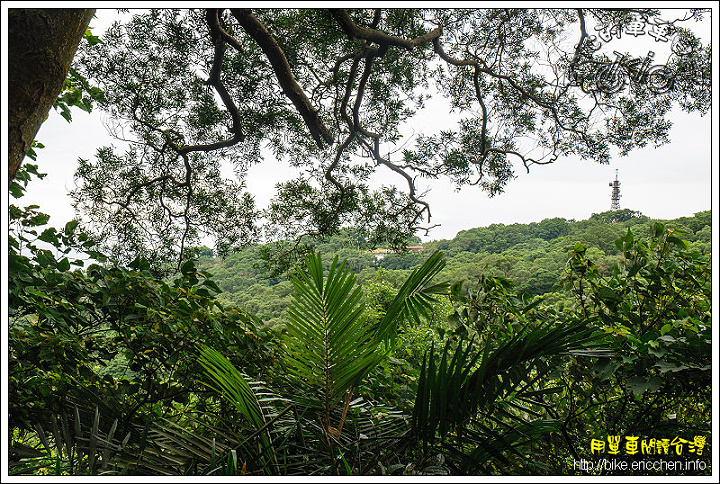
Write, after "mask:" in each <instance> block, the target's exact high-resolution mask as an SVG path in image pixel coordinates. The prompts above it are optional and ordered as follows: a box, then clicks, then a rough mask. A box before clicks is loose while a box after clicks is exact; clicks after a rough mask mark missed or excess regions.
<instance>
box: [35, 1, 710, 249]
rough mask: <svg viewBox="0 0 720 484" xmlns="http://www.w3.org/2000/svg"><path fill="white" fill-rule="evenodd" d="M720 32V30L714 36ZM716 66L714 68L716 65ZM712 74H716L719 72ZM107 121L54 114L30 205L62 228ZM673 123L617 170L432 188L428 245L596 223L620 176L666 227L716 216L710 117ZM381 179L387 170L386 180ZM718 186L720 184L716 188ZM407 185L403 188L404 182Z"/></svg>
mask: <svg viewBox="0 0 720 484" xmlns="http://www.w3.org/2000/svg"><path fill="white" fill-rule="evenodd" d="M116 16H117V14H116V12H115V10H99V11H98V18H97V19H93V21H92V22H91V27H94V33H96V34H97V33H99V32H100V31H101V30H102V29H103V28H104V26H105V25H106V24H107V19H108V17H116ZM704 24H705V25H704V27H703V31H704V32H703V34H704V35H703V36H704V37H705V38H706V39H707V38H709V37H710V36H709V31H710V28H709V25H710V18H709V17H708V19H707V20H706V21H705V22H704ZM716 25H717V23H716V22H715V28H716ZM715 33H716V32H715ZM716 35H717V33H716ZM715 38H717V37H715ZM617 42H619V41H617ZM633 42H634V44H632V45H630V46H629V47H627V50H629V51H630V52H631V53H632V54H635V55H637V56H644V55H646V54H647V51H648V50H650V49H652V50H654V51H655V52H656V53H657V55H656V56H655V59H656V60H661V59H662V58H663V55H665V58H667V54H663V52H664V51H663V50H662V48H663V45H661V44H659V43H658V42H653V41H652V39H650V38H649V37H647V36H646V38H635V39H633ZM626 45H627V44H619V45H615V44H613V45H612V46H611V47H612V48H621V49H624V48H625V46H626ZM667 48H668V49H669V47H667ZM668 53H669V50H668ZM714 55H716V54H714ZM716 65H717V64H716V63H715V62H713V66H716ZM713 69H714V71H713V72H715V69H716V67H713ZM714 79H715V78H714ZM714 112H716V110H715V111H714ZM713 116H716V114H714V115H713ZM101 120H102V115H101V114H100V113H99V112H98V113H93V114H91V115H88V114H86V113H83V112H80V111H79V110H74V111H73V122H72V123H70V124H68V123H67V122H66V121H65V120H64V119H62V118H61V117H60V115H58V114H57V113H55V112H54V111H51V114H50V117H49V119H48V120H47V121H46V122H45V124H44V125H43V126H42V127H41V129H40V132H39V133H38V135H37V138H38V140H40V141H41V142H42V143H43V144H44V145H45V146H46V148H45V149H42V150H39V151H38V164H39V166H40V171H41V172H46V173H48V176H47V177H46V178H45V180H43V181H42V182H37V183H34V184H32V185H31V187H30V189H29V190H28V194H27V196H26V197H24V198H23V200H22V202H23V203H24V204H30V203H35V204H37V205H40V207H41V209H42V210H43V211H45V212H46V213H49V214H50V215H51V216H52V218H51V224H52V225H54V226H62V225H63V224H64V223H65V222H67V221H68V220H70V219H71V218H73V216H74V212H73V209H72V207H71V205H70V199H69V197H68V196H67V191H68V190H70V189H72V188H73V173H74V170H75V166H76V160H77V158H78V157H82V158H91V157H93V156H94V153H95V150H96V149H97V148H98V147H100V146H104V145H108V144H116V145H119V143H118V142H117V141H115V140H113V139H112V138H111V137H110V136H109V135H108V134H107V132H106V131H105V129H104V127H103V126H102V123H101ZM671 120H672V121H673V123H674V127H673V129H672V130H671V133H670V139H671V143H669V144H667V145H664V146H662V147H659V148H657V149H655V148H652V147H648V148H645V149H642V150H638V151H634V152H632V153H631V154H630V155H629V156H627V157H624V158H620V157H616V158H614V159H613V161H612V162H611V164H610V165H599V164H596V163H592V162H588V161H579V160H576V159H559V160H558V161H557V162H556V163H555V164H553V165H546V166H535V167H533V168H532V169H531V172H530V173H529V174H526V173H525V170H524V169H522V167H521V169H519V170H517V172H516V175H517V179H516V180H514V181H512V182H510V184H509V185H508V187H507V189H506V191H505V193H503V194H501V195H498V196H496V197H494V198H489V197H488V196H487V195H486V194H485V193H484V192H482V191H480V190H479V189H478V188H476V187H467V188H464V189H463V190H462V191H460V192H455V191H454V189H453V187H452V186H451V185H450V183H447V182H433V184H432V186H429V188H431V191H430V192H429V194H428V196H427V200H428V201H429V202H430V204H431V210H432V220H431V223H432V224H441V225H440V227H437V228H435V229H434V230H433V231H432V232H431V233H430V236H429V237H425V238H424V240H429V239H442V238H452V237H453V236H454V235H455V234H456V233H457V232H458V231H460V230H464V229H468V228H472V227H479V226H487V225H489V224H493V223H504V224H512V223H529V222H539V221H541V220H542V219H545V218H552V217H564V218H567V219H576V220H581V219H587V218H588V217H590V216H591V215H592V214H593V213H598V212H603V211H606V210H609V209H610V194H611V188H610V187H609V186H608V183H609V182H610V181H612V180H613V179H614V177H615V169H618V170H619V178H620V181H621V195H622V198H621V200H620V205H621V207H622V208H630V209H633V210H639V211H640V212H642V213H643V214H645V215H647V216H650V217H653V218H664V219H670V218H675V217H680V216H691V215H693V214H694V213H696V212H699V211H702V210H709V209H710V208H711V203H712V190H713V188H714V189H715V190H717V186H718V184H717V171H718V170H717V169H715V170H714V171H713V169H712V167H713V165H714V166H715V167H717V166H718V163H717V154H716V153H715V154H713V153H712V150H711V147H712V132H711V115H710V114H708V115H706V116H705V117H700V116H699V115H698V114H696V113H693V114H687V113H684V112H681V111H680V110H679V109H678V110H676V112H674V113H673V115H672V117H671ZM444 122H445V121H444V120H443V116H439V115H438V112H437V110H436V111H435V112H430V113H429V114H427V115H423V116H420V117H419V119H418V122H417V124H415V125H414V126H413V129H414V130H415V131H416V132H423V131H424V132H427V133H430V132H436V131H437V130H438V129H440V128H442V127H445V126H443V125H438V124H440V123H444ZM713 160H715V161H713ZM287 171H288V170H287V168H286V167H278V165H277V163H275V162H272V161H268V162H265V163H263V164H260V165H257V166H255V167H254V168H252V169H251V171H250V175H249V181H248V187H249V188H250V190H251V191H252V192H253V193H254V194H255V195H256V196H257V199H258V202H260V203H264V202H266V201H267V200H269V198H270V196H271V194H272V190H273V188H274V185H275V183H277V182H278V181H280V180H279V179H278V174H279V173H287ZM382 176H383V173H382V172H380V173H379V175H378V177H377V178H378V180H380V179H382ZM713 180H715V181H716V183H714V184H713V183H712V181H713ZM401 182H402V181H401V180H396V183H399V184H401ZM400 186H402V184H401V185H400ZM421 187H422V185H420V186H419V188H421Z"/></svg>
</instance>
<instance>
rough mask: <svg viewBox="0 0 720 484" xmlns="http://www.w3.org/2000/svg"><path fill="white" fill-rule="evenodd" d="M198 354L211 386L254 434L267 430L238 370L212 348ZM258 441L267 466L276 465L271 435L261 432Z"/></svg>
mask: <svg viewBox="0 0 720 484" xmlns="http://www.w3.org/2000/svg"><path fill="white" fill-rule="evenodd" d="M198 351H199V357H198V362H199V363H200V365H201V366H202V367H203V369H204V370H205V374H206V375H207V376H208V377H209V378H210V379H211V380H212V383H210V384H208V386H209V387H210V388H213V389H214V390H215V391H217V392H218V393H219V394H220V395H222V396H224V397H225V398H226V399H227V400H228V401H229V402H230V403H232V404H233V405H234V406H235V408H236V409H237V410H238V411H239V412H240V414H241V415H242V416H244V417H245V418H246V419H247V420H248V422H249V423H250V424H251V425H252V427H253V429H254V430H255V431H260V429H262V428H264V426H265V424H266V420H265V416H264V415H263V411H262V408H261V406H260V402H259V401H258V398H257V396H256V395H255V393H254V392H253V390H252V389H251V388H250V385H248V383H247V381H246V380H245V378H243V376H242V374H241V373H240V372H239V371H238V369H237V368H235V366H233V364H232V363H230V361H228V359H227V358H225V357H224V356H223V355H222V354H220V353H219V352H218V351H217V350H215V349H213V348H209V347H207V346H201V347H199V349H198ZM259 438H260V442H259V445H260V448H261V450H260V452H261V454H262V455H264V456H265V460H266V464H268V463H271V462H275V454H274V451H273V448H272V440H271V437H270V433H269V432H260V434H259Z"/></svg>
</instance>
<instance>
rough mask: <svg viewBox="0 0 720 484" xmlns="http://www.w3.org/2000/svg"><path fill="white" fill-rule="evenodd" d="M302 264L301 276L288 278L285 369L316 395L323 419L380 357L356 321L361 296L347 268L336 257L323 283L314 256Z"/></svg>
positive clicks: (369, 335) (317, 257)
mask: <svg viewBox="0 0 720 484" xmlns="http://www.w3.org/2000/svg"><path fill="white" fill-rule="evenodd" d="M305 263H306V270H305V271H303V272H300V273H299V274H297V275H295V276H293V277H292V282H293V286H294V288H295V293H294V294H293V301H292V304H291V307H290V309H289V310H288V320H289V321H288V325H287V332H288V335H289V336H290V338H289V339H288V340H287V342H286V344H287V351H288V357H287V367H288V372H289V373H290V374H291V375H292V376H293V377H295V378H296V379H298V380H299V381H301V382H304V383H305V384H307V385H309V386H310V387H311V388H314V389H316V390H315V391H317V395H318V403H319V405H320V407H321V408H322V409H323V414H324V415H325V416H329V414H330V413H331V411H332V409H333V408H334V407H335V406H336V405H338V404H339V403H340V402H341V401H342V400H343V399H344V398H347V397H348V392H349V391H350V389H352V388H353V387H354V386H356V385H357V383H358V382H359V381H360V380H361V379H362V378H363V376H364V375H365V374H366V373H367V371H368V370H369V369H370V368H372V367H373V366H374V365H376V364H377V363H378V362H379V361H380V358H381V357H382V354H381V353H380V352H379V351H378V349H377V344H376V342H375V341H374V340H373V338H372V332H371V330H370V329H369V328H368V327H366V326H365V324H364V320H363V318H361V315H362V314H363V311H364V310H365V307H364V304H363V302H362V292H361V289H360V287H359V286H358V285H357V284H356V282H355V275H354V274H353V273H352V271H350V269H349V267H348V266H347V264H346V263H345V262H343V263H342V264H339V263H338V259H337V257H336V258H335V260H334V261H333V263H332V264H331V265H330V269H329V271H328V274H327V277H325V274H324V271H323V266H322V260H321V257H320V255H319V254H308V256H307V257H306V259H305Z"/></svg>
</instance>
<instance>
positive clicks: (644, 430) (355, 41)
mask: <svg viewBox="0 0 720 484" xmlns="http://www.w3.org/2000/svg"><path fill="white" fill-rule="evenodd" d="M633 14H643V15H647V16H649V17H657V15H658V12H656V11H654V10H648V9H644V10H642V11H635V12H630V11H622V10H612V11H604V10H595V9H591V10H585V9H577V10H568V11H561V10H530V9H503V10H494V9H487V10H485V9H470V10H465V9H440V10H432V9H428V10H412V9H389V10H382V9H375V10H351V11H345V10H324V9H301V10H280V9H268V10H257V11H251V10H249V9H231V10H229V11H227V10H226V9H207V10H193V11H186V10H170V9H164V10H152V11H150V12H147V13H144V14H142V15H137V16H134V17H133V18H132V19H131V20H130V21H129V22H128V23H127V24H125V25H115V26H113V28H111V29H110V30H109V31H108V33H107V35H105V36H104V37H103V38H102V39H101V38H98V37H95V36H93V35H92V33H91V32H90V31H87V32H86V34H85V36H84V38H85V43H83V44H82V45H81V47H80V51H79V52H80V53H79V56H78V58H77V59H76V62H75V64H74V66H75V67H74V68H73V69H72V70H71V71H70V72H69V77H68V78H67V80H66V82H65V84H64V86H63V91H62V93H61V94H60V96H59V97H58V98H57V100H56V102H55V109H56V110H58V112H59V113H60V115H62V116H63V117H64V118H65V119H67V120H68V121H70V120H71V115H70V113H71V109H72V108H80V109H82V110H86V111H89V110H91V109H92V108H93V106H100V107H101V108H102V109H104V110H105V111H106V112H108V113H109V114H110V115H111V118H112V119H113V123H117V126H116V127H118V128H123V129H124V128H127V130H128V133H130V135H131V136H132V137H133V138H134V139H133V140H132V142H133V144H132V147H131V148H130V149H129V150H128V151H127V152H125V153H124V154H118V153H116V151H115V149H114V148H109V147H106V148H102V149H100V150H98V153H97V156H96V159H95V160H94V161H90V160H80V161H79V167H78V171H77V172H76V178H77V180H78V182H79V186H78V189H77V190H76V191H75V192H74V194H73V196H74V197H75V200H76V202H77V208H78V209H79V215H80V216H82V215H84V216H85V219H84V220H83V219H82V217H81V218H79V219H77V220H73V221H70V222H68V223H67V224H66V225H65V226H64V227H60V228H56V227H52V226H51V225H49V222H50V219H49V216H48V215H46V214H44V213H43V212H42V211H41V207H39V206H37V205H32V204H31V205H26V206H22V204H21V203H20V202H21V201H23V197H24V196H25V193H26V188H27V185H28V183H31V182H32V183H42V182H39V181H37V180H34V178H39V179H42V178H43V176H44V175H42V174H41V173H40V171H39V170H40V168H39V167H38V165H35V164H31V163H27V162H26V163H25V164H23V165H21V166H19V167H18V168H17V171H16V172H14V173H12V176H11V177H10V185H9V192H10V195H11V196H12V200H13V204H11V205H10V206H9V216H10V231H9V237H8V281H7V289H8V311H9V321H8V342H9V345H8V368H7V374H8V379H7V389H6V392H7V395H8V399H7V400H8V416H7V417H8V423H9V425H8V435H7V438H8V448H9V452H8V456H9V465H8V468H9V471H10V473H11V474H13V475H27V474H33V475H48V474H50V475H53V474H54V475H138V474H142V475H146V474H148V475H149V474H151V475H206V476H217V475H251V476H259V475H334V476H340V475H467V474H471V475H472V474H487V475H508V474H512V475H516V474H521V475H534V474H540V475H560V474H593V475H600V474H616V473H617V474H622V475H628V474H638V475H645V474H672V475H678V474H691V475H698V474H703V475H705V474H710V473H711V472H712V468H711V464H710V460H709V456H710V454H711V451H712V449H711V445H710V439H709V437H710V422H711V371H710V370H711V368H710V361H711V346H712V344H711V343H712V341H711V329H712V328H711V277H710V261H711V253H710V248H711V244H710V235H711V226H710V223H711V222H710V218H711V217H710V212H709V211H708V212H701V213H698V214H695V215H694V216H692V217H685V218H681V219H676V220H649V219H648V218H647V217H644V216H642V215H641V214H640V213H637V212H633V211H631V210H622V211H613V212H605V213H601V214H596V215H593V216H592V217H591V218H590V219H589V220H583V221H568V220H564V219H559V218H555V219H546V220H543V221H540V222H538V223H533V224H526V225H521V224H514V225H509V226H505V225H493V226H490V227H483V228H475V229H471V230H467V231H463V232H461V233H459V234H458V235H457V236H456V237H455V238H454V239H452V240H441V241H433V242H428V243H426V244H424V250H423V251H421V252H408V251H403V250H402V248H403V247H405V248H407V246H408V245H413V244H415V245H417V244H419V242H420V241H419V239H417V238H416V237H415V236H414V234H415V233H416V232H417V231H418V229H419V226H420V221H421V219H422V218H423V217H424V216H426V215H428V210H429V207H428V206H427V204H426V203H425V202H424V201H423V200H422V197H420V195H419V194H417V193H416V191H415V185H414V180H415V178H414V177H416V176H421V175H422V176H426V177H428V178H436V177H440V176H443V177H446V178H449V179H451V180H452V181H454V182H455V183H457V184H458V185H463V184H479V185H480V187H481V188H483V189H484V190H486V191H487V192H489V193H490V194H491V195H494V194H497V193H499V192H501V191H502V188H503V186H504V185H505V184H506V183H507V182H508V181H509V180H510V179H511V178H512V170H511V166H512V163H511V161H510V160H511V159H517V160H519V161H520V162H521V163H523V164H524V165H525V167H526V168H527V167H529V165H532V164H543V163H547V162H551V161H553V160H554V159H555V158H557V157H558V156H564V155H570V154H576V155H579V156H581V157H583V158H591V159H594V160H596V161H600V162H606V161H607V160H608V159H609V156H610V150H611V148H612V147H614V148H618V149H619V150H620V151H621V152H622V153H623V154H626V153H627V152H628V151H629V150H631V149H632V148H634V147H638V146H645V145H646V144H647V143H654V144H661V143H663V142H665V141H666V140H667V131H668V128H669V123H668V122H667V121H666V119H665V115H666V114H667V113H668V112H669V110H670V108H671V107H672V106H673V104H675V105H678V104H679V105H680V106H681V107H682V108H684V109H686V110H698V111H700V112H706V111H707V110H708V109H709V77H708V76H707V75H706V74H707V72H708V70H709V54H710V49H709V46H702V45H700V43H699V41H698V39H697V38H696V37H695V36H694V34H693V33H692V32H691V31H690V30H689V29H686V28H684V27H682V25H683V24H682V22H684V21H687V20H691V19H701V18H702V12H700V11H692V12H690V15H688V16H687V18H685V20H683V21H680V20H678V21H677V24H676V25H675V24H673V25H671V31H670V32H668V33H669V34H676V35H677V36H678V38H679V39H681V40H682V41H683V42H685V46H686V47H688V49H689V50H688V51H687V52H686V51H680V52H679V53H678V52H676V51H677V49H675V50H673V56H674V57H673V58H672V59H671V60H670V61H669V62H668V65H667V66H665V69H668V73H669V74H671V75H672V76H673V79H674V84H673V85H672V86H665V87H666V88H667V89H661V90H658V89H654V88H653V89H651V88H649V87H648V85H646V84H645V83H644V81H643V80H642V78H641V77H638V76H634V77H633V78H632V79H629V80H628V82H629V85H628V86H627V87H628V88H629V89H628V91H629V92H628V94H627V95H626V94H625V93H620V92H618V91H610V90H608V89H607V88H606V86H605V87H604V86H603V85H602V83H601V82H599V80H598V79H594V78H593V75H594V74H597V72H595V71H594V70H593V69H595V68H596V67H597V66H598V65H601V66H603V65H604V66H605V67H607V62H606V60H607V59H605V58H603V55H602V54H601V53H596V50H597V49H593V48H592V45H591V44H590V43H589V38H588V36H587V27H586V24H585V22H586V20H587V21H589V20H590V19H591V18H592V19H594V20H595V21H597V22H599V23H600V24H603V23H607V25H610V24H613V25H618V26H625V25H628V26H629V25H630V24H631V23H632V22H633V21H634V18H633ZM48 15H52V13H50V14H48ZM578 24H579V26H580V30H579V32H575V33H577V34H579V41H578V42H577V43H576V44H573V45H571V46H570V47H568V44H567V42H564V41H565V40H566V37H565V34H566V33H567V31H568V28H569V27H573V28H574V27H577V26H578ZM298 26H302V27H303V28H298ZM27 28H28V30H29V31H30V32H32V31H33V29H34V28H37V25H34V24H32V22H29V23H28V25H27ZM500 32H502V34H500ZM60 34H62V32H60ZM308 34H309V35H308ZM30 37H32V35H31V36H30ZM61 37H62V35H61ZM278 39H279V41H278ZM309 39H310V40H309ZM531 44H537V45H541V46H545V47H546V48H548V51H547V52H545V53H544V54H543V55H547V59H548V60H549V61H551V62H552V63H553V65H554V66H555V67H556V69H555V70H554V72H553V73H552V75H549V74H548V77H544V75H545V74H547V73H545V74H543V75H540V73H538V72H537V71H535V70H533V68H532V66H533V64H534V63H538V62H541V61H540V60H539V59H541V56H540V55H539V53H538V52H535V51H534V50H533V49H534V47H533V46H532V45H531ZM70 47H73V48H74V46H70ZM568 49H569V50H568ZM11 50H12V47H11ZM500 53H502V54H503V55H499V54H500ZM493 58H494V59H495V60H493V61H492V62H490V60H492V59H493ZM486 60H488V62H486ZM629 74H632V72H628V75H629ZM63 75H64V74H63ZM430 79H435V80H436V81H437V82H436V84H435V85H434V86H433V88H434V89H436V90H437V91H438V92H440V93H441V94H442V95H444V96H446V97H447V99H448V100H449V101H450V102H451V105H452V106H453V107H454V108H456V109H458V110H459V111H461V113H462V115H463V116H464V117H463V118H462V122H460V123H459V125H458V127H457V129H454V128H453V129H450V130H448V131H443V132H441V133H438V134H437V135H428V136H418V137H417V139H416V145H415V146H414V147H409V146H407V147H406V148H405V149H403V150H402V151H403V158H402V159H403V161H402V162H391V161H390V155H386V156H384V155H383V154H381V150H380V146H381V144H382V145H383V146H385V145H394V144H395V143H399V142H400V140H401V135H400V130H401V127H403V126H406V123H407V122H408V121H409V120H410V119H411V118H412V116H413V115H414V114H415V110H416V109H420V108H421V107H422V105H423V103H424V101H425V95H426V91H427V89H429V88H430V83H429V80H430ZM61 80H62V78H61ZM656 80H657V79H656ZM278 85H279V86H280V88H281V89H278ZM652 86H654V87H657V86H656V85H654V84H653V85H652ZM661 87H662V86H661ZM305 92H308V93H310V95H309V97H308V96H306V95H305ZM592 100H594V101H593V102H594V106H592V103H593V102H591V103H590V104H589V105H588V106H590V108H589V109H585V108H586V105H585V102H587V101H592ZM221 103H222V104H221ZM48 109H49V108H48ZM607 113H614V114H607ZM14 121H17V120H14ZM598 127H600V128H598ZM120 131H122V129H121V130H120ZM630 134H632V136H631V135H630ZM530 139H531V140H533V143H536V144H535V145H534V146H531V147H529V151H522V150H521V149H520V146H521V145H522V144H523V143H522V141H523V140H524V141H525V142H527V141H528V140H530ZM268 140H269V141H268ZM265 142H268V143H269V145H268V146H264V145H263V143H265ZM42 147H43V145H42V143H40V142H39V141H37V140H35V141H34V142H33V143H32V146H30V147H29V149H28V150H27V156H28V157H29V158H30V159H31V160H33V161H36V160H37V158H38V154H37V152H36V149H41V148H42ZM261 147H265V148H268V147H269V149H271V150H272V151H273V154H274V155H275V156H277V157H278V158H279V159H285V160H286V161H288V160H290V163H291V165H292V166H295V167H297V168H302V169H303V170H304V173H305V175H301V176H300V178H297V179H295V180H291V181H288V182H286V183H283V184H279V185H278V187H277V196H276V198H275V199H273V202H272V203H271V206H270V207H269V208H268V209H267V210H264V211H263V212H260V211H258V210H256V207H255V205H254V199H253V198H252V196H251V195H250V194H248V193H246V192H245V191H244V185H243V181H242V174H243V172H244V171H245V170H246V169H247V168H248V167H249V166H250V165H252V164H254V163H257V162H259V161H260V160H261V159H262V156H261V153H260V150H261ZM391 149H394V148H391ZM523 149H524V148H523ZM537 150H539V151H541V152H542V153H544V154H543V156H542V157H540V158H537V159H535V158H531V157H530V153H534V152H536V151H537ZM356 157H357V158H360V159H362V157H365V161H361V162H357V160H356ZM221 161H222V162H228V161H231V162H234V163H235V168H236V170H237V171H238V172H239V174H240V175H241V176H240V180H239V181H237V182H236V181H228V180H225V179H224V178H223V177H222V176H221ZM368 161H369V163H366V162H368ZM380 165H382V166H384V167H387V168H390V169H391V170H392V171H393V172H394V173H396V174H398V176H400V178H401V180H404V181H407V182H408V185H407V192H402V191H401V190H399V189H398V188H397V187H395V186H389V187H383V188H382V189H380V190H379V191H375V192H373V191H371V190H370V189H369V188H368V185H367V181H368V179H369V177H370V175H371V174H372V173H373V171H374V170H375V167H376V166H380ZM16 204H18V205H16ZM261 228H262V229H263V231H264V235H265V237H266V239H267V240H268V241H269V242H268V243H267V244H255V245H253V244H249V243H248V242H249V241H250V240H254V239H255V237H256V236H257V234H258V232H259V231H260V229H261ZM203 235H210V236H213V237H214V242H215V247H214V248H212V249H210V248H208V247H204V246H200V245H199V242H200V241H201V237H202V236H203ZM381 243H382V244H388V245H389V246H390V247H393V248H394V249H396V250H398V251H399V252H395V253H391V254H386V255H385V256H384V257H382V258H379V257H376V255H374V254H372V253H370V252H369V251H368V249H369V248H371V247H375V246H377V245H379V244H381ZM216 255H218V256H216ZM618 454H621V455H620V456H619V458H621V459H622V461H623V462H626V463H629V464H642V465H643V466H644V467H642V466H638V467H635V468H630V469H617V468H613V469H608V468H607V467H606V466H599V465H593V466H590V467H588V463H589V462H590V463H593V464H596V463H597V462H599V460H598V459H600V458H604V457H609V456H618ZM671 458H672V459H674V460H683V461H684V462H685V463H687V462H689V461H692V462H694V463H695V465H694V467H692V468H689V467H683V468H682V469H679V468H675V469H672V470H668V469H667V468H666V467H662V466H659V467H657V466H650V467H649V468H648V467H647V464H648V463H657V462H660V461H661V460H663V459H671ZM698 462H699V463H700V464H701V465H698Z"/></svg>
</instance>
